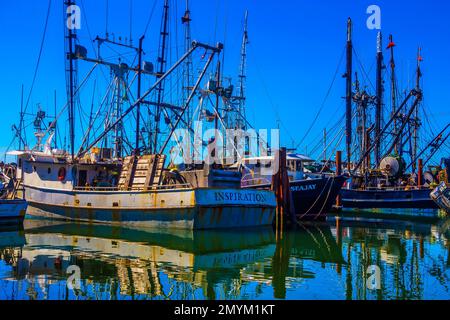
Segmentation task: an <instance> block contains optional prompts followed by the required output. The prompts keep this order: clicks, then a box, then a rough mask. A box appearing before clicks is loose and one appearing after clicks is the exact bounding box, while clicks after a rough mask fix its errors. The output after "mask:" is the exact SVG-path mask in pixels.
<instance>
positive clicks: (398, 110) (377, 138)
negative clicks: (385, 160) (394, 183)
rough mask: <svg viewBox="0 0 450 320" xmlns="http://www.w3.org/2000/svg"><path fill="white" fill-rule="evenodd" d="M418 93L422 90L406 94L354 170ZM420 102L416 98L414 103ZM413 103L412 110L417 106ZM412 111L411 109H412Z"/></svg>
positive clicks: (354, 169) (356, 168)
mask: <svg viewBox="0 0 450 320" xmlns="http://www.w3.org/2000/svg"><path fill="white" fill-rule="evenodd" d="M418 94H420V95H421V94H422V93H421V92H417V91H416V90H411V91H410V92H409V94H408V95H407V96H406V98H405V100H404V101H403V102H402V104H401V105H400V107H399V108H398V109H397V110H396V111H395V113H394V114H393V115H392V117H391V119H390V120H389V121H388V123H386V125H385V126H384V128H383V130H381V132H380V134H379V135H378V136H376V137H375V141H374V144H372V145H371V147H370V148H369V149H367V150H366V152H365V153H364V155H363V157H362V158H361V160H359V162H358V163H357V165H356V166H355V168H353V171H356V170H358V168H359V167H360V166H361V164H362V163H363V162H364V160H365V159H366V157H367V156H368V154H369V153H370V152H372V150H373V149H374V147H375V145H376V144H377V142H378V141H379V140H381V138H382V136H383V135H384V134H385V133H386V132H387V130H388V129H389V127H390V126H391V124H392V122H393V121H394V119H395V118H396V117H398V115H399V113H400V111H401V109H402V108H403V107H404V106H405V105H406V103H407V102H408V101H409V99H410V98H411V97H413V96H417V95H418ZM416 103H418V99H416V101H415V102H414V105H415V104H416ZM414 105H413V107H411V110H414V108H415V106H414ZM410 112H411V111H410Z"/></svg>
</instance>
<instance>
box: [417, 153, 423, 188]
mask: <svg viewBox="0 0 450 320" xmlns="http://www.w3.org/2000/svg"><path fill="white" fill-rule="evenodd" d="M418 167H419V172H418V174H417V185H418V186H419V188H421V187H422V186H423V160H422V159H419V166H418Z"/></svg>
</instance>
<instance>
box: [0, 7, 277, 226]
mask: <svg viewBox="0 0 450 320" xmlns="http://www.w3.org/2000/svg"><path fill="white" fill-rule="evenodd" d="M65 5H66V6H67V12H69V13H70V12H71V10H70V8H71V6H73V5H75V1H66V2H65ZM169 10H170V7H169V2H168V1H167V0H166V1H165V2H164V7H163V23H162V30H161V37H162V39H161V43H162V44H161V47H160V48H159V57H158V70H157V72H154V70H153V69H154V67H153V64H152V63H151V62H144V61H143V55H144V50H143V41H144V36H142V37H141V38H140V41H139V47H134V46H133V45H132V43H131V39H130V41H129V42H127V43H124V42H120V41H115V40H114V39H111V38H109V37H108V34H107V35H106V36H105V38H100V37H97V38H96V39H95V40H94V41H95V42H96V43H97V44H98V52H96V57H95V58H91V57H89V55H88V50H87V49H86V48H85V47H83V46H81V45H80V44H79V41H78V38H77V33H76V30H75V29H74V28H69V25H68V28H66V36H65V39H66V48H67V52H66V57H67V61H66V64H67V65H66V76H67V80H68V85H67V92H68V99H67V101H68V102H67V104H66V105H65V106H64V108H63V109H62V110H61V112H60V113H59V114H58V115H57V114H56V111H55V118H54V120H53V121H52V122H51V123H50V125H49V126H46V125H45V124H44V121H45V119H46V115H45V112H44V111H43V110H39V111H38V113H37V115H36V119H35V120H34V121H33V124H34V129H35V137H36V138H37V143H36V146H35V147H33V148H28V147H27V146H26V144H25V143H23V144H22V145H23V146H24V148H22V149H21V150H17V151H12V152H9V153H8V154H9V155H11V156H16V157H17V163H18V167H17V179H18V181H19V182H20V183H21V186H22V187H23V197H25V198H26V199H27V201H28V203H29V210H28V214H29V215H31V216H37V217H44V218H50V219H58V220H70V221H83V222H91V223H103V224H113V225H128V226H139V227H149V228H175V229H216V228H218V229H220V228H236V227H251V226H264V225H271V223H272V220H273V217H274V212H275V206H276V201H275V196H274V194H273V193H272V192H270V191H265V190H248V189H243V188H241V187H240V184H239V183H237V184H232V183H230V182H229V181H228V180H227V177H229V175H230V172H229V171H225V170H220V169H217V168H213V167H212V166H204V167H203V168H202V170H201V173H199V175H200V174H201V175H202V177H204V178H205V179H204V180H203V183H201V184H196V185H193V184H191V183H189V182H188V181H186V180H182V181H181V182H180V181H179V180H177V179H174V178H173V174H172V173H173V172H172V171H173V170H172V168H169V167H168V166H167V165H166V158H167V157H168V154H169V153H170V152H169V151H168V148H169V146H170V145H171V143H173V140H174V139H175V140H177V137H176V134H175V131H176V130H177V128H180V127H181V124H183V125H184V126H185V127H187V129H189V130H191V131H192V127H190V126H188V125H186V123H187V120H186V117H187V116H188V114H189V113H188V109H189V108H190V106H191V105H192V104H193V103H192V102H193V99H194V98H195V97H196V95H197V91H198V89H199V86H200V84H201V82H202V80H203V78H204V76H205V74H206V73H207V71H208V69H209V66H210V64H211V63H212V62H213V60H214V59H215V58H217V57H218V56H219V54H220V53H221V51H222V49H223V45H222V44H220V43H218V44H217V45H215V46H210V45H207V44H203V43H200V42H196V41H192V42H190V43H189V46H188V47H187V48H186V52H185V54H184V55H183V56H182V57H181V58H179V59H178V60H177V61H176V62H175V63H174V64H173V65H172V67H170V68H169V69H168V70H166V69H167V68H166V63H167V60H168V59H167V56H166V54H167V43H166V40H167V37H168V31H167V29H168V16H169ZM67 18H68V21H69V22H70V21H71V19H70V18H71V17H70V16H68V17H67ZM184 22H185V20H183V23H184ZM105 44H107V47H114V48H117V50H120V49H123V50H128V51H130V50H131V51H132V52H134V53H135V58H136V61H138V64H137V66H130V65H129V64H127V63H125V62H124V60H123V55H119V58H118V59H117V60H112V59H110V60H106V59H103V58H102V57H101V55H100V50H101V49H102V50H103V49H104V47H105ZM200 50H201V51H202V52H203V56H202V57H205V59H204V58H201V59H200V60H201V61H200V62H199V64H200V63H201V65H202V68H201V70H202V71H201V72H200V74H199V75H198V78H197V79H196V81H195V83H194V85H193V86H191V87H189V89H188V94H187V95H184V94H183V97H180V96H179V95H178V96H176V97H175V98H176V99H174V100H177V101H178V102H179V101H180V100H181V101H182V103H181V105H178V106H175V105H170V104H169V103H167V102H166V101H163V98H164V97H165V95H164V94H163V90H164V89H165V86H164V83H165V81H167V79H168V78H169V77H170V76H171V75H173V74H174V73H175V70H177V68H178V67H179V66H181V65H185V64H186V63H188V61H190V62H189V63H190V64H192V60H190V59H192V55H193V53H194V52H196V53H197V52H198V51H200ZM113 52H115V51H113ZM102 53H103V51H102ZM206 57H208V58H207V59H206ZM82 63H86V64H91V63H92V64H93V67H92V69H90V71H89V72H88V73H87V75H86V77H85V80H84V81H83V82H81V83H79V84H78V82H77V74H78V69H77V68H78V67H79V65H81V64H82ZM97 67H103V68H107V69H108V70H109V72H110V74H111V82H110V84H109V86H108V88H107V92H106V93H105V97H107V98H108V99H107V98H104V99H103V101H102V103H100V105H99V106H98V111H97V112H96V113H94V111H93V110H94V103H91V105H92V106H91V112H90V116H89V117H88V118H89V119H88V124H89V125H88V129H87V130H84V131H85V132H83V139H82V140H81V141H80V142H79V143H77V142H76V139H75V135H76V133H78V132H79V131H80V130H79V129H76V123H75V110H76V108H79V107H80V104H81V102H80V100H81V94H80V90H81V88H82V86H83V85H84V84H85V83H86V82H87V81H88V79H89V77H90V76H91V75H92V73H93V70H94V69H95V68H97ZM133 75H134V76H135V79H137V84H136V83H134V81H130V80H129V79H130V78H131V77H132V76H133ZM144 76H145V77H146V79H145V80H149V79H148V78H150V77H155V79H156V81H155V82H154V83H153V85H151V86H150V88H149V89H148V90H147V91H146V92H145V93H142V92H141V90H142V87H143V82H144ZM132 87H133V88H135V89H136V98H135V100H134V102H132V101H131V100H132V96H133V92H131V89H130V88H132ZM94 88H95V83H94ZM167 95H168V94H166V96H167ZM143 106H145V107H146V110H149V111H148V116H147V117H146V118H144V115H143V112H142V109H143ZM66 109H67V111H68V119H69V121H68V132H69V133H68V136H69V139H68V140H69V146H70V148H68V149H69V150H68V151H66V149H59V148H55V147H54V146H55V144H56V141H54V140H53V139H54V138H55V135H56V134H57V121H58V120H59V118H60V117H61V115H62V114H63V111H65V110H66ZM23 114H24V112H23V110H21V123H20V125H19V133H18V135H19V140H20V142H21V143H22V141H23V140H24V139H23V138H24V137H23V135H22V131H23V128H24V124H23V122H24V121H23V119H22V118H23ZM104 115H106V116H105V118H101V117H103V116H104ZM80 116H81V115H80ZM127 116H128V118H126V117H127ZM130 118H132V119H133V120H132V123H133V124H132V125H129V123H130V121H129V119H130ZM189 120H190V119H189ZM127 121H128V122H127ZM127 124H128V126H127ZM126 130H128V133H130V132H134V134H135V140H134V141H130V139H129V137H128V136H127V135H126V134H127V131H126ZM98 132H100V133H98ZM95 133H97V134H95ZM163 133H164V134H163ZM93 136H94V137H93ZM133 138H134V137H133ZM44 139H46V140H44ZM177 142H178V140H177ZM76 146H77V148H78V149H75V148H76ZM77 150H78V151H77ZM235 174H239V173H231V175H235ZM239 180H240V179H238V181H239Z"/></svg>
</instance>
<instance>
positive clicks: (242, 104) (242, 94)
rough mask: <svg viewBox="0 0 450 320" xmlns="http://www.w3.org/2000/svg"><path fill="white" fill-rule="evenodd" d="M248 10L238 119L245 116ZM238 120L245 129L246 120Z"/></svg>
mask: <svg viewBox="0 0 450 320" xmlns="http://www.w3.org/2000/svg"><path fill="white" fill-rule="evenodd" d="M248 43H249V41H248V10H246V11H245V18H244V33H243V36H242V45H241V63H240V67H239V88H238V90H239V91H238V92H239V94H238V97H239V109H238V113H239V114H238V119H240V120H242V118H245V100H246V98H245V85H246V80H247V73H246V70H247V45H248ZM240 120H239V121H238V123H237V125H238V128H239V129H244V127H245V121H240Z"/></svg>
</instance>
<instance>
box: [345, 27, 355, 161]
mask: <svg viewBox="0 0 450 320" xmlns="http://www.w3.org/2000/svg"><path fill="white" fill-rule="evenodd" d="M352 60H353V44H352V19H351V18H348V20H347V71H346V73H345V78H346V80H347V81H346V96H345V100H346V108H345V110H346V111H345V117H346V122H345V123H346V125H345V134H346V145H347V168H348V170H350V168H351V166H350V161H351V147H352V98H353V93H352V72H353V71H352Z"/></svg>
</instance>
